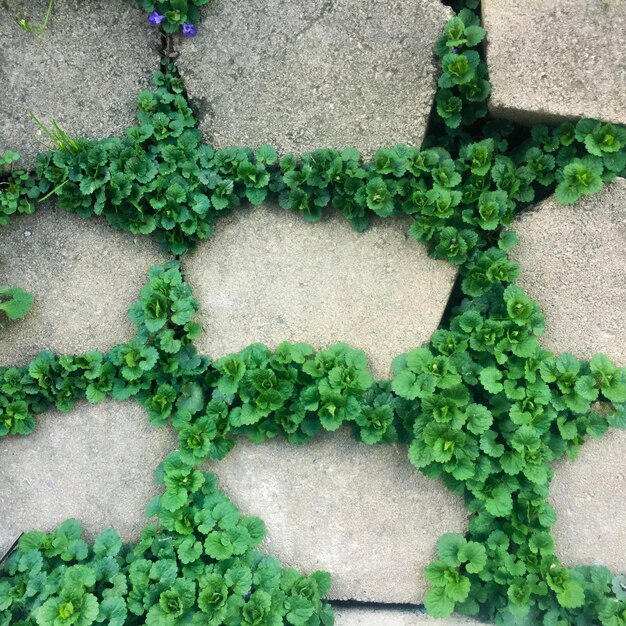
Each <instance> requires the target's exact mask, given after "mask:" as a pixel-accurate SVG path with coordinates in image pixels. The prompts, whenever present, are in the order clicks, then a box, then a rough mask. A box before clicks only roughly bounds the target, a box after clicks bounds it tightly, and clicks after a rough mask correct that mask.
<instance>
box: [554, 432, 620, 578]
mask: <svg viewBox="0 0 626 626" xmlns="http://www.w3.org/2000/svg"><path fill="white" fill-rule="evenodd" d="M624 450H626V431H623V430H611V431H610V432H609V433H608V434H607V435H605V436H604V437H603V438H602V439H596V440H592V441H588V442H587V443H585V445H584V446H583V447H582V449H581V451H580V455H579V457H578V458H577V459H576V460H575V461H561V462H560V463H558V464H557V466H556V468H555V474H554V479H553V481H552V485H551V487H550V498H551V500H552V504H553V506H554V507H555V508H556V511H557V514H558V518H557V522H556V525H555V526H554V535H555V538H556V553H557V554H558V556H559V557H560V558H561V559H562V560H563V562H564V563H565V564H566V565H571V566H573V565H594V564H601V565H606V566H607V567H609V568H610V569H611V570H612V571H614V572H616V573H621V574H626V552H625V551H624V546H626V462H625V461H624Z"/></svg>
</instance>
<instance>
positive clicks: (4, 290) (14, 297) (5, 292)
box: [0, 285, 33, 320]
mask: <svg viewBox="0 0 626 626" xmlns="http://www.w3.org/2000/svg"><path fill="white" fill-rule="evenodd" d="M32 306H33V296H32V294H30V293H28V292H27V291H24V290H23V289H20V288H19V287H5V286H3V285H0V311H4V313H5V314H6V316H7V317H8V318H9V319H10V320H16V319H19V318H21V317H24V316H25V315H26V314H27V313H28V311H30V309H31V307H32Z"/></svg>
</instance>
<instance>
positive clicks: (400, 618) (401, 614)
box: [335, 607, 482, 626]
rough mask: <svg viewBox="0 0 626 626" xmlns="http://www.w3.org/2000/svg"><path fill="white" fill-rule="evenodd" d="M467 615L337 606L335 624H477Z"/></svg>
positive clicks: (407, 625)
mask: <svg viewBox="0 0 626 626" xmlns="http://www.w3.org/2000/svg"><path fill="white" fill-rule="evenodd" d="M481 623H482V622H477V621H476V620H471V619H468V618H465V617H459V616H456V615H454V616H452V617H447V618H445V619H439V618H434V617H429V616H428V615H424V614H423V613H418V612H417V611H415V610H413V609H404V608H400V609H383V608H360V607H357V608H340V607H336V608H335V626H476V625H478V624H481Z"/></svg>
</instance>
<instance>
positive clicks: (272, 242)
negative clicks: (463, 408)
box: [183, 207, 455, 377]
mask: <svg viewBox="0 0 626 626" xmlns="http://www.w3.org/2000/svg"><path fill="white" fill-rule="evenodd" d="M407 229H408V222H407V221H405V220H394V221H389V220H387V221H385V222H377V223H375V224H373V225H372V227H371V228H370V229H369V230H368V231H366V232H365V233H362V234H359V233H357V232H356V231H354V230H353V229H352V227H351V226H350V225H349V224H348V222H347V221H346V220H345V219H343V218H342V217H339V216H334V217H331V218H329V219H328V220H324V221H323V222H322V223H317V224H309V223H306V222H305V221H304V220H303V219H301V218H300V217H299V216H297V215H294V214H292V213H288V212H286V211H282V210H280V209H274V208H268V207H263V208H259V209H256V210H252V211H248V210H241V211H237V212H235V213H234V214H233V215H231V216H229V217H228V218H225V219H222V220H220V221H219V222H218V223H217V226H216V232H215V234H214V236H213V238H212V239H211V240H209V241H208V242H206V243H203V244H202V245H201V246H200V248H199V250H198V251H197V252H196V253H195V254H193V255H192V256H190V257H187V258H186V259H185V260H184V261H183V269H184V273H185V279H186V280H187V281H188V282H189V283H190V284H191V286H192V287H193V289H194V293H195V295H196V297H197V298H198V300H199V301H200V305H201V321H202V324H203V327H204V334H203V336H202V337H201V338H200V339H199V341H198V349H199V350H200V351H201V352H203V353H205V354H211V355H212V356H213V357H218V356H223V355H224V354H228V353H230V352H234V351H237V350H240V349H242V348H244V347H245V346H247V345H249V344H251V343H253V342H255V341H260V342H262V343H266V344H267V345H269V346H270V347H276V345H278V344H279V343H280V342H281V341H283V340H290V341H307V342H309V343H311V344H313V345H314V346H316V347H318V348H321V347H326V346H328V345H330V344H332V343H335V342H338V341H345V342H347V343H349V344H350V345H352V346H353V347H355V348H361V349H363V350H365V351H366V353H367V354H368V356H369V358H370V362H371V364H372V370H373V372H374V373H375V375H377V376H379V377H386V376H389V375H390V371H389V367H390V364H391V361H392V360H393V358H394V357H396V356H397V355H399V354H401V353H403V352H407V351H409V350H411V349H413V348H415V347H416V346H418V345H420V344H423V343H425V342H427V341H428V340H429V339H430V336H431V335H432V333H433V332H434V331H435V330H436V328H437V326H438V324H439V321H440V319H441V315H442V313H443V310H444V308H445V305H446V303H447V300H448V297H449V295H450V290H451V288H452V284H453V282H454V277H455V270H454V268H453V267H452V266H451V265H449V264H447V263H445V262H443V261H434V260H433V259H431V258H429V257H428V255H427V252H426V248H425V247H424V246H423V245H421V244H419V243H417V242H416V241H413V240H412V239H409V238H408V237H407V236H406V234H405V233H406V231H407Z"/></svg>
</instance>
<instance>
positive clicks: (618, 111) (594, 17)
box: [481, 0, 626, 124]
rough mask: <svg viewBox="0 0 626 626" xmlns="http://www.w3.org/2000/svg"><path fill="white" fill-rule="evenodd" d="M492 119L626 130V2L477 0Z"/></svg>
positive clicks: (616, 0) (603, 0)
mask: <svg viewBox="0 0 626 626" xmlns="http://www.w3.org/2000/svg"><path fill="white" fill-rule="evenodd" d="M481 6H482V14H483V26H484V27H485V28H486V30H487V61H488V64H489V77H490V79H491V83H492V93H491V99H490V108H491V111H492V113H493V114H494V115H496V116H499V117H505V118H508V119H513V120H516V121H520V122H525V123H529V122H537V121H545V122H557V121H562V120H564V119H572V118H579V117H593V118H598V119H601V120H606V121H609V122H614V123H621V124H626V57H625V56H624V33H625V32H626V2H624V0H558V2H545V0H483V2H482V5H481Z"/></svg>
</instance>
